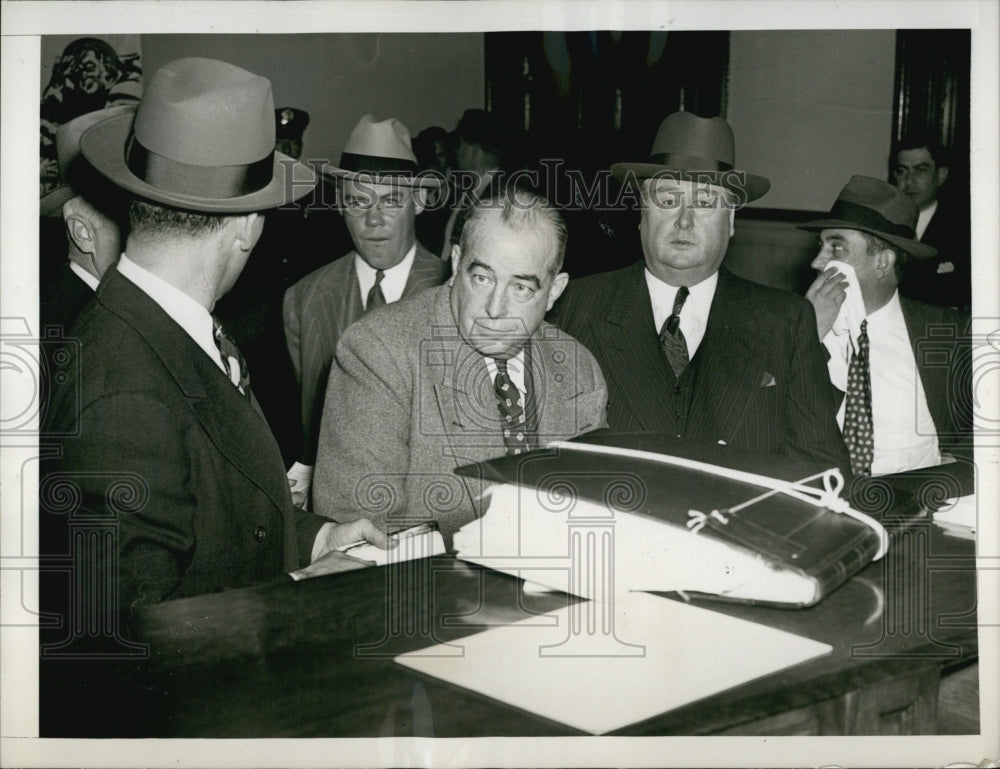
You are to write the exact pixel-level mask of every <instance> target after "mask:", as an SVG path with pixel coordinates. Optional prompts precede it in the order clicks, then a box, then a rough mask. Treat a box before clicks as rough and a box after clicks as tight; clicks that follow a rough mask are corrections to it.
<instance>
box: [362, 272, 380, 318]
mask: <svg viewBox="0 0 1000 769" xmlns="http://www.w3.org/2000/svg"><path fill="white" fill-rule="evenodd" d="M384 277H385V270H376V271H375V285H373V286H372V287H371V288H370V289H369V290H368V301H367V302H366V303H365V312H369V311H371V310H374V309H375V308H376V307H381V306H382V305H383V304H385V294H383V293H382V278H384Z"/></svg>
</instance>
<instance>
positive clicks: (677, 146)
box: [553, 112, 849, 470]
mask: <svg viewBox="0 0 1000 769" xmlns="http://www.w3.org/2000/svg"><path fill="white" fill-rule="evenodd" d="M611 171H612V173H613V174H614V175H615V176H616V177H617V178H619V179H620V180H622V181H623V183H625V184H636V185H637V186H640V189H641V195H642V204H643V208H642V219H641V221H640V224H639V232H640V235H641V240H642V249H643V257H644V258H643V260H642V261H640V262H638V263H637V264H635V265H632V266H630V267H626V268H624V269H622V270H617V271H615V272H610V273H605V274H602V275H595V276H591V277H587V278H584V279H582V280H579V281H574V282H573V283H571V284H570V286H569V288H568V289H567V291H566V293H565V295H564V296H563V298H562V299H561V300H560V301H559V302H558V303H557V304H556V307H555V310H554V313H553V322H555V323H556V324H557V325H559V326H561V327H562V328H563V329H565V330H566V331H568V332H569V333H570V334H573V335H574V336H576V337H577V338H578V339H579V340H580V341H581V342H583V343H584V344H585V345H586V346H587V347H588V348H589V349H590V350H591V352H593V353H594V355H595V356H596V357H597V360H598V362H599V363H600V364H601V368H602V369H603V371H604V372H605V374H606V375H607V378H608V401H609V402H608V424H609V426H610V427H611V428H612V429H615V430H620V431H624V432H643V431H649V432H657V433H664V434H667V435H671V436H676V437H678V438H685V439H690V440H691V441H693V442H698V443H711V444H717V445H727V446H738V447H741V448H745V449H751V450H755V451H758V452H764V453H769V454H777V455H783V456H787V457H792V458H796V459H800V460H805V461H810V462H815V463H820V464H824V465H826V466H827V467H841V468H843V469H845V470H846V468H847V467H848V466H849V465H848V458H847V453H846V451H845V450H844V445H843V442H842V440H841V438H840V434H839V432H838V430H837V423H836V421H835V419H834V413H835V407H834V404H833V400H832V398H831V397H830V393H829V387H828V384H827V377H826V371H825V367H824V360H823V354H822V348H821V346H820V345H819V344H818V343H817V339H816V335H815V329H816V325H815V319H814V315H813V312H812V308H811V307H810V306H809V304H808V303H807V302H805V301H803V300H802V298H801V297H797V296H794V295H792V294H789V293H786V292H784V291H779V290H777V289H774V288H769V287H767V286H762V285H759V284H756V283H752V282H750V281H747V280H743V279H742V278H739V277H737V276H735V275H733V274H732V273H730V272H729V271H728V270H726V269H725V268H723V267H721V265H722V260H723V258H724V257H725V255H726V250H727V249H728V247H729V239H730V237H731V236H732V235H733V232H734V228H733V217H734V215H735V211H736V209H737V208H739V207H741V206H743V205H744V204H746V203H747V202H749V201H751V200H755V199H756V198H759V197H761V196H762V195H763V194H764V193H765V192H767V190H768V189H769V188H770V182H769V181H768V180H767V179H765V178H763V177H760V176H754V175H753V174H748V173H746V172H744V171H737V170H735V151H734V140H733V132H732V129H731V128H730V126H729V124H728V123H726V122H725V121H724V120H723V119H722V118H719V117H714V118H710V119H705V118H700V117H697V116H695V115H693V114H691V113H689V112H677V113H674V114H672V115H669V116H668V117H667V118H666V119H665V120H664V121H663V123H662V124H661V125H660V130H659V132H658V133H657V136H656V139H655V140H654V142H653V148H652V152H651V153H650V157H649V159H648V160H647V161H646V162H641V163H616V164H615V165H613V166H612V168H611Z"/></svg>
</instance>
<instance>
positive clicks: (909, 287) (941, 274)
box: [899, 198, 972, 311]
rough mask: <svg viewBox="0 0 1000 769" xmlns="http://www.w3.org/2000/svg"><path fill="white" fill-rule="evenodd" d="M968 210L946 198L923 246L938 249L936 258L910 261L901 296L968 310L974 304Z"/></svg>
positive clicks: (943, 199) (940, 203)
mask: <svg viewBox="0 0 1000 769" xmlns="http://www.w3.org/2000/svg"><path fill="white" fill-rule="evenodd" d="M970 227H971V225H970V220H969V211H968V209H967V208H964V207H962V206H959V205H956V204H955V203H954V202H953V201H951V200H949V199H947V198H939V199H938V208H937V211H935V212H934V216H933V217H931V220H930V222H929V223H928V224H927V229H926V230H925V231H924V236H923V237H922V238H921V239H920V242H921V243H926V244H927V245H929V246H933V247H934V248H936V249H937V250H938V255H937V256H936V257H934V258H933V259H911V260H910V262H909V263H908V264H907V265H906V269H905V270H904V272H903V279H902V281H901V282H900V285H899V293H900V294H901V295H902V296H905V297H909V298H911V299H918V300H920V301H922V302H928V303H930V304H937V305H942V306H945V307H958V308H959V309H964V310H965V311H968V310H969V308H970V306H971V304H972V247H971V237H972V236H971V230H970Z"/></svg>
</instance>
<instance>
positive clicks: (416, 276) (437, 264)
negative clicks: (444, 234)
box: [401, 243, 449, 299]
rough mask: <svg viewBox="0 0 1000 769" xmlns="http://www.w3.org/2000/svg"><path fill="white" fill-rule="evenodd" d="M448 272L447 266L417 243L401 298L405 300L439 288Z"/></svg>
mask: <svg viewBox="0 0 1000 769" xmlns="http://www.w3.org/2000/svg"><path fill="white" fill-rule="evenodd" d="M448 272H449V269H448V264H447V263H446V262H445V261H444V260H443V259H440V258H438V257H436V256H434V255H433V254H432V253H431V252H430V251H428V250H427V249H425V248H424V247H423V246H421V245H420V244H419V243H417V253H416V255H415V256H414V257H413V264H412V266H411V267H410V274H409V275H407V277H406V285H405V286H404V287H403V294H402V297H401V298H404V299H405V298H406V297H408V296H411V295H413V294H416V293H418V292H419V291H422V290H424V289H426V288H433V287H434V286H439V285H441V283H443V282H444V280H445V277H446V276H447V274H448Z"/></svg>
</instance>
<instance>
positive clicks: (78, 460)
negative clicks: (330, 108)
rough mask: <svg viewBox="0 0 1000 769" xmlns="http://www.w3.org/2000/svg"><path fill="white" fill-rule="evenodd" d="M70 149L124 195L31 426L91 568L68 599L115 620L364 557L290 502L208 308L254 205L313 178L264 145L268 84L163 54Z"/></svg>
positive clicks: (247, 239)
mask: <svg viewBox="0 0 1000 769" xmlns="http://www.w3.org/2000/svg"><path fill="white" fill-rule="evenodd" d="M81 147H82V151H83V154H84V155H85V157H86V158H87V160H89V161H90V163H91V164H92V165H93V166H94V167H95V168H96V169H97V170H98V171H100V172H101V173H102V174H103V175H105V176H106V177H107V178H108V179H110V180H111V181H113V182H114V183H115V184H116V185H118V186H119V187H121V188H123V189H125V190H126V191H127V192H129V193H130V194H131V195H132V197H133V199H132V201H131V203H130V209H129V219H130V227H131V229H130V232H129V235H128V239H127V242H126V246H125V251H124V253H123V254H122V256H121V260H120V261H119V263H118V265H117V268H116V269H114V270H109V271H108V273H107V274H106V275H105V277H104V279H103V281H102V282H101V285H100V287H99V289H98V291H97V294H96V298H95V301H94V302H92V303H91V304H90V305H89V306H88V307H87V308H86V309H85V310H84V312H83V314H82V315H81V316H80V318H79V321H78V323H77V326H76V330H75V336H76V337H78V339H79V343H80V365H79V369H78V371H75V372H73V371H70V372H69V379H70V381H69V382H68V383H66V384H65V385H64V386H62V387H61V388H60V389H59V391H58V392H57V394H56V397H55V398H54V399H53V403H52V404H51V407H50V410H49V413H48V414H47V418H46V423H45V429H46V434H47V435H48V436H51V437H52V438H53V439H54V440H57V442H58V445H59V449H60V452H59V456H58V457H57V458H56V459H54V460H53V461H52V463H51V464H50V466H49V468H48V472H47V473H44V474H43V476H42V481H41V484H40V498H41V500H40V501H41V509H42V512H43V518H44V517H45V513H46V512H48V514H49V516H48V517H49V521H48V522H49V523H51V522H52V520H51V519H53V518H57V519H59V520H60V521H61V522H62V523H63V524H64V525H65V526H68V528H69V532H68V533H67V535H66V537H65V539H64V541H63V542H62V546H63V547H64V548H68V549H69V550H70V552H71V555H72V557H73V558H74V559H75V561H76V562H79V563H87V564H91V565H92V571H90V572H86V573H88V574H91V576H92V577H93V579H94V580H95V583H94V584H86V585H84V586H83V588H82V591H81V590H78V591H77V593H76V595H79V596H93V597H94V600H95V601H97V603H95V604H93V605H91V604H86V605H84V606H82V607H77V609H78V610H80V611H82V612H83V613H84V616H87V617H95V616H98V615H103V614H105V613H106V614H107V615H109V616H114V617H121V615H125V619H127V617H128V615H129V613H130V612H131V610H133V609H135V608H136V607H138V606H140V605H143V604H150V603H156V602H158V601H162V600H166V599H171V598H179V597H184V596H190V595H195V594H200V593H208V592H214V591H218V590H222V589H223V588H237V587H243V586H246V585H251V584H255V583H259V582H262V581H267V580H271V579H274V578H276V577H279V576H280V575H282V574H283V573H292V575H293V577H295V578H299V577H302V576H309V575H312V574H318V573H326V572H330V571H338V570H343V569H346V568H357V567H359V566H362V565H364V563H363V562H360V561H357V560H355V559H351V558H349V557H348V556H346V555H344V554H343V553H340V552H337V550H336V548H338V547H340V546H342V545H344V544H347V543H349V542H351V541H354V540H355V539H359V538H361V537H365V538H370V539H371V540H372V541H373V542H375V543H376V544H381V545H383V546H384V544H385V538H384V535H383V534H382V532H380V531H379V530H378V529H377V528H375V527H374V526H373V525H372V524H370V523H369V522H367V521H362V522H359V523H357V524H350V525H343V526H338V525H333V524H331V523H330V522H329V521H325V520H324V519H321V518H319V517H317V516H312V515H309V514H307V513H305V512H304V511H302V510H298V509H296V508H295V507H294V506H293V504H292V499H291V494H290V491H289V487H288V481H287V479H286V478H285V474H284V466H283V464H282V461H281V457H280V454H279V452H278V448H277V445H276V444H275V441H274V438H273V436H272V435H271V433H270V431H269V430H268V428H267V423H266V422H265V421H264V418H263V415H262V414H261V412H260V409H259V406H258V405H257V402H256V399H255V398H254V396H253V393H252V390H251V389H250V388H251V384H250V379H249V372H248V371H247V370H246V367H245V365H243V360H242V356H241V355H240V353H239V350H238V349H237V348H236V346H235V345H234V344H232V342H231V340H230V339H229V338H228V337H227V335H226V334H225V332H224V331H222V329H221V327H219V326H218V325H217V324H216V323H215V322H214V320H213V317H212V315H211V314H210V313H211V311H212V308H213V307H214V305H215V302H216V300H218V299H219V297H221V296H222V295H223V294H224V293H225V292H226V291H227V290H228V289H229V288H230V287H231V286H232V285H233V283H234V282H235V280H236V278H237V276H238V275H239V273H240V271H241V270H242V269H243V266H244V265H245V264H246V261H247V259H248V257H249V256H250V252H251V250H252V249H253V247H254V245H255V244H256V242H257V239H258V238H259V237H260V234H261V229H262V227H263V219H262V217H261V213H260V212H262V211H263V210H265V209H268V208H271V207H274V206H278V205H281V204H283V203H285V202H287V201H289V200H290V199H291V198H292V197H293V196H294V193H293V190H296V191H298V192H302V191H305V190H308V189H309V186H310V185H309V183H308V181H311V179H312V174H311V172H310V171H309V169H308V168H307V167H305V166H299V165H297V164H295V163H293V162H292V161H291V160H290V159H289V158H286V157H284V156H282V155H280V154H279V153H275V152H274V120H273V103H272V97H271V84H270V82H269V81H268V80H267V79H265V78H262V77H258V76H256V75H254V74H252V73H250V72H247V71H245V70H243V69H240V68H238V67H235V66H232V65H230V64H227V63H225V62H220V61H215V60H211V59H196V58H190V59H180V60H177V61H174V62H171V63H169V64H167V65H165V66H164V67H163V68H162V69H160V70H159V71H158V72H156V73H155V74H154V75H153V77H152V78H151V80H150V82H149V84H148V87H147V89H146V92H145V95H144V97H143V99H142V102H141V103H140V105H139V107H138V110H137V111H136V112H135V114H134V118H133V115H132V114H131V113H128V114H122V115H118V116H114V117H111V118H109V119H106V120H104V121H102V122H100V123H98V124H96V125H94V126H93V127H91V128H90V129H89V130H88V131H87V132H86V133H84V134H83V137H82V139H81ZM293 179H294V180H295V181H296V182H298V184H295V185H293V184H291V183H290V182H291V181H292V180H293ZM61 484H68V486H69V487H70V488H71V489H72V492H71V493H70V496H69V499H70V500H71V503H70V508H69V509H67V508H66V506H65V505H62V506H60V505H59V504H58V503H59V500H60V499H65V498H64V497H60V496H59V494H58V493H57V492H56V491H55V489H56V488H62V486H61ZM50 485H51V488H52V491H51V492H49V491H47V489H49V488H50ZM44 525H45V524H44V523H43V527H44ZM80 527H82V530H83V532H84V533H85V534H88V536H84V537H81V536H79V534H80V532H79V531H77V529H78V528H80ZM95 528H96V529H97V530H99V531H98V532H97V534H94V536H89V534H93V532H92V531H91V530H92V529H95ZM74 532H76V534H74ZM100 532H105V533H107V532H111V534H110V536H112V537H113V539H112V541H111V542H110V543H109V542H108V541H107V540H106V539H104V538H103V535H102V536H98V535H99V534H100ZM47 542H48V543H49V545H50V548H51V546H52V545H53V543H54V542H58V540H53V539H49V540H47ZM47 554H48V555H61V554H62V553H61V552H60V551H58V550H54V549H50V550H49V551H48V553H47ZM97 599H100V600H97ZM83 600H85V601H86V600H89V598H85V599H83ZM109 621H110V620H109ZM103 626H104V627H105V628H108V627H109V626H108V625H107V624H104V625H103Z"/></svg>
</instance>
